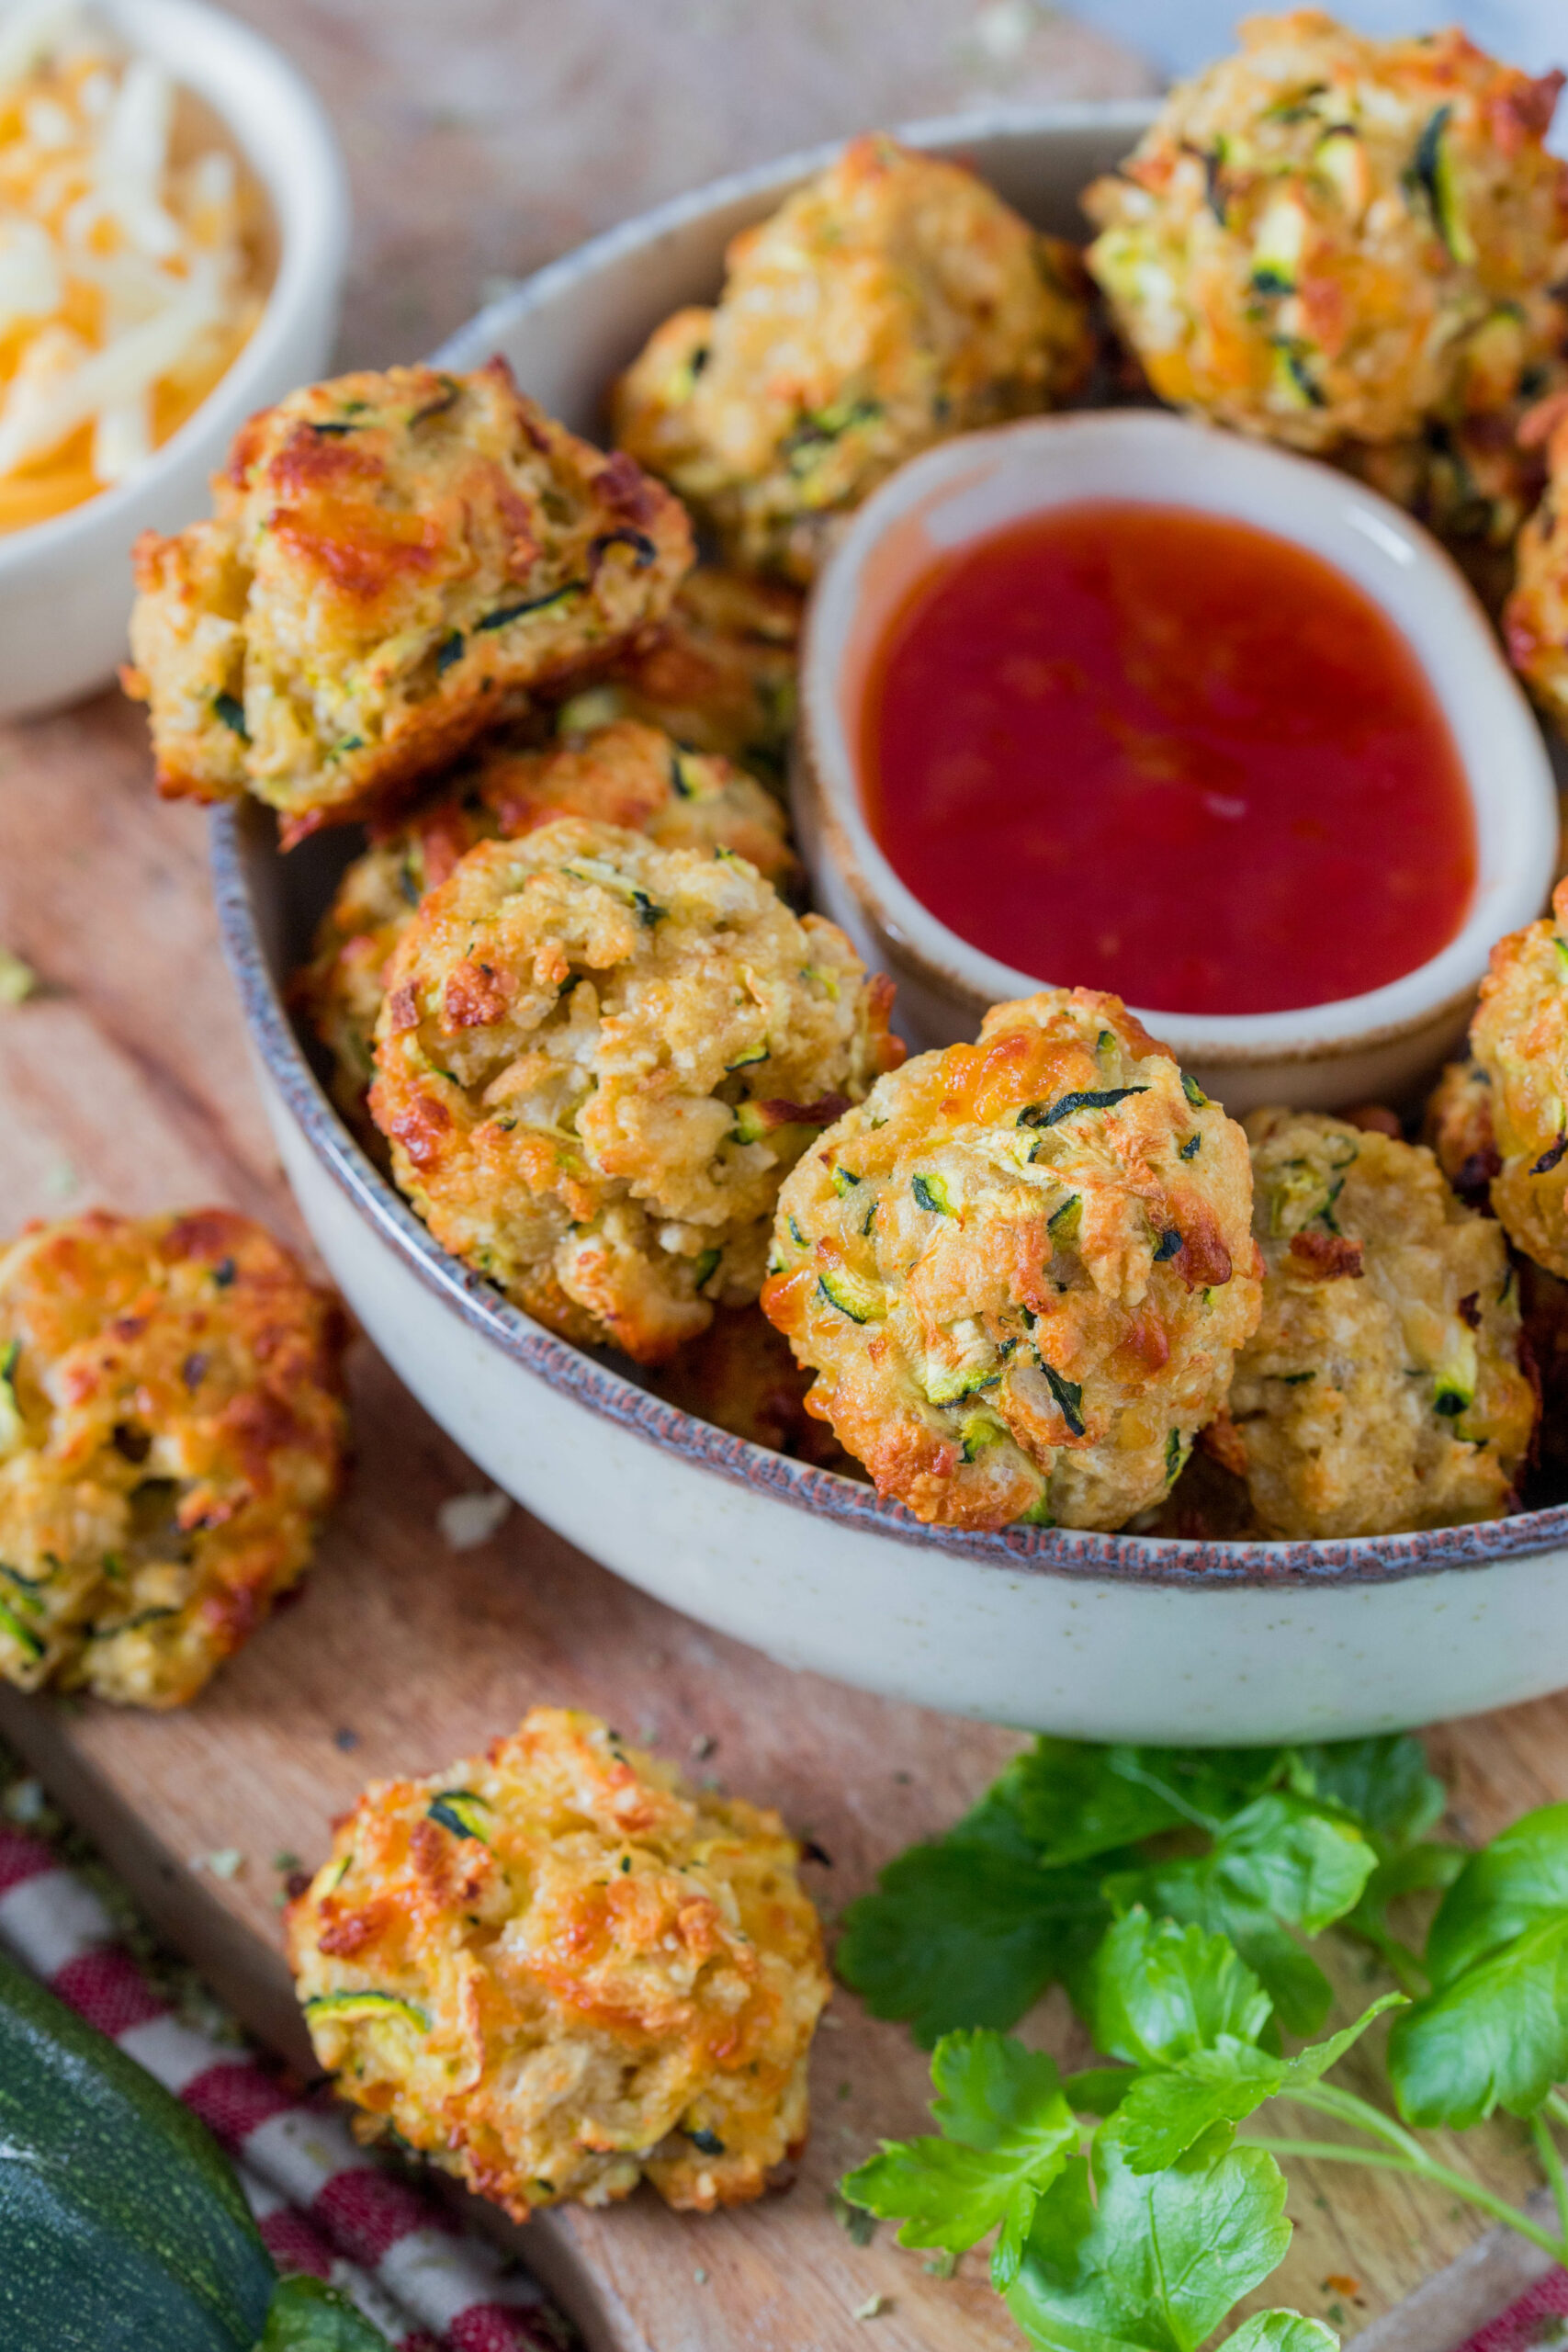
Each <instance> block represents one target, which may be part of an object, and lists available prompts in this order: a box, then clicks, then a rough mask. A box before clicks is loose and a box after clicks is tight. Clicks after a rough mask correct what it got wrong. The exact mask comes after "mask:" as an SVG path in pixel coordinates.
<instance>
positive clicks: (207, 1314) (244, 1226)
mask: <svg viewBox="0 0 1568 2352" xmlns="http://www.w3.org/2000/svg"><path fill="white" fill-rule="evenodd" d="M344 1336H345V1330H344V1320H343V1317H342V1315H341V1312H340V1310H339V1308H338V1306H337V1304H336V1301H335V1300H334V1299H333V1296H332V1295H331V1294H330V1293H328V1292H326V1291H323V1290H320V1289H318V1288H316V1287H315V1285H314V1284H312V1283H310V1282H308V1281H307V1280H306V1278H305V1276H304V1274H303V1273H302V1272H300V1269H299V1266H298V1265H297V1264H296V1263H295V1261H294V1260H293V1259H292V1258H291V1257H290V1256H289V1255H288V1251H287V1250H283V1249H282V1248H280V1247H279V1245H278V1244H277V1243H276V1241H275V1240H274V1239H273V1238H272V1237H271V1235H270V1234H268V1233H265V1232H264V1231H263V1230H262V1228H261V1227H259V1226H257V1225H254V1224H253V1223H252V1222H251V1221H250V1219H249V1218H248V1217H243V1216H236V1215H235V1214H234V1212H233V1211H232V1210H230V1209H197V1210H193V1211H191V1212H189V1213H188V1214H186V1215H185V1216H153V1217H120V1216H107V1215H106V1214H105V1213H103V1212H102V1211H93V1212H91V1213H89V1214H88V1215H86V1216H77V1217H72V1218H69V1219H67V1220H65V1221H64V1222H63V1223H61V1224H57V1225H35V1226H31V1227H26V1228H24V1230H23V1232H22V1233H21V1234H20V1236H19V1237H18V1238H17V1240H15V1241H14V1242H13V1243H12V1244H11V1245H10V1247H9V1249H7V1250H5V1251H4V1252H0V1674H4V1675H5V1677H6V1679H7V1680H8V1681H11V1682H15V1683H18V1684H19V1685H20V1686H21V1688H22V1689H23V1690H27V1691H33V1690H37V1689H38V1688H39V1686H40V1685H41V1684H43V1683H44V1682H46V1681H49V1680H51V1679H54V1680H56V1681H58V1682H60V1683H62V1684H64V1685H66V1686H67V1687H83V1688H85V1689H87V1690H89V1691H93V1692H95V1693H96V1695H97V1696H98V1697H100V1698H105V1699H118V1700H128V1701H134V1702H137V1703H138V1704H140V1705H142V1706H152V1707H172V1706H177V1705H179V1704H180V1703H181V1702H183V1701H184V1700H186V1699H190V1698H193V1697H194V1696H195V1694H196V1692H197V1691H199V1690H200V1688H201V1686H202V1684H203V1683H204V1682H205V1681H206V1680H207V1679H208V1677H209V1675H210V1674H211V1672H212V1670H213V1668H215V1667H217V1666H218V1665H220V1663H221V1661H222V1660H223V1659H224V1658H225V1657H229V1656H230V1654H231V1652H232V1651H234V1650H236V1649H238V1648H239V1646H240V1645H241V1644H242V1643H243V1641H244V1640H245V1639H246V1638H247V1637H248V1635H249V1634H252V1633H253V1632H254V1630H255V1628H256V1626H257V1625H258V1624H260V1623H261V1622H262V1620H263V1618H264V1617H265V1615H266V1613H267V1611H268V1609H269V1607H270V1606H271V1603H272V1601H273V1600H274V1599H275V1598H276V1595H277V1594H278V1593H280V1592H282V1591H283V1590H285V1589H286V1588H287V1587H288V1586H289V1585H291V1584H292V1583H293V1582H294V1581H295V1579H296V1578H297V1577H299V1574H300V1573H301V1571H302V1570H303V1568H304V1567H305V1566H306V1564H307V1562H308V1561H309V1559H310V1550H311V1545H312V1543H313V1541H314V1537H315V1533H316V1529H317V1525H318V1523H319V1521H321V1517H322V1515H323V1513H324V1512H325V1511H326V1510H327V1509H328V1507H329V1505H330V1504H331V1503H332V1502H333V1498H334V1497H335V1496H336V1493H337V1490H338V1487H339V1485H340V1483H341V1480H342V1475H343V1465H344V1442H345V1436H346V1419H345V1415H344V1402H343V1379H342V1364H341V1359H342V1353H343V1347H344Z"/></svg>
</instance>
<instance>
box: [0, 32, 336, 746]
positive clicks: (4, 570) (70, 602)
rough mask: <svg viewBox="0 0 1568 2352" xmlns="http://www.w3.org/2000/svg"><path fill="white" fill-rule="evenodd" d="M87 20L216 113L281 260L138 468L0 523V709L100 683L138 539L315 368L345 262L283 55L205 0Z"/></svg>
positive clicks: (190, 499)
mask: <svg viewBox="0 0 1568 2352" xmlns="http://www.w3.org/2000/svg"><path fill="white" fill-rule="evenodd" d="M93 17H94V20H95V21H96V23H99V24H101V25H103V26H104V27H105V28H106V29H107V31H108V32H109V33H110V34H112V35H113V36H114V38H115V39H116V40H118V42H119V43H120V44H121V45H122V46H123V47H124V48H125V49H126V50H127V51H129V52H130V54H131V55H132V56H141V57H149V58H152V60H153V61H154V62H156V63H158V64H159V65H162V66H163V67H164V68H165V70H166V71H167V72H168V74H170V76H171V77H172V79H173V80H174V81H175V82H176V83H178V84H179V85H181V86H182V87H183V88H184V89H186V90H188V91H190V92H191V93H192V94H193V95H194V96H196V97H197V98H199V99H200V100H202V101H203V102H204V103H205V105H206V106H207V107H209V108H210V110H211V112H212V113H213V114H214V115H215V116H216V117H217V118H218V119H219V122H220V125H221V127H222V129H223V130H225V131H226V132H227V134H228V136H229V139H230V140H231V142H232V144H233V147H234V149H235V150H236V152H237V153H238V154H239V155H240V156H242V157H243V160H244V162H245V164H247V165H248V167H249V169H250V170H251V171H252V172H253V173H254V175H255V178H256V180H257V182H258V183H259V185H260V187H261V189H262V192H263V194H264V195H265V198H266V201H267V204H268V206H269V207H270V209H271V212H272V217H273V228H274V232H275V234H276V244H277V256H276V270H275V272H274V276H273V280H272V285H271V288H270V291H269V292H268V294H267V298H266V303H265V308H264V310H263V311H262V314H261V316H260V318H259V319H258V320H257V322H256V324H255V326H254V329H253V331H252V333H251V335H250V338H249V340H248V341H247V342H246V343H244V344H243V345H241V347H240V349H239V350H238V352H236V354H235V355H234V357H233V359H232V361H231V364H230V366H229V368H227V370H226V371H225V373H224V374H223V375H221V376H220V378H219V379H218V381H217V382H216V383H215V384H214V385H213V387H212V389H211V390H210V391H209V393H208V394H207V396H206V398H205V399H204V400H203V401H202V402H201V403H200V405H199V407H197V409H195V410H194V411H193V413H191V414H190V415H189V416H188V417H186V420H185V423H184V424H181V425H180V426H179V427H178V429H177V430H176V431H175V432H174V433H173V434H171V435H170V436H169V438H168V439H167V440H166V441H164V442H162V443H160V445H159V446H158V447H157V448H155V449H154V450H153V451H152V455H151V456H150V457H149V458H147V459H146V460H145V462H144V463H143V464H141V465H139V466H137V467H135V468H133V469H132V470H131V472H130V473H129V474H128V475H127V476H126V478H125V480H124V481H120V482H117V483H115V484H114V485H113V486H112V487H110V488H107V489H104V490H100V491H98V492H96V495H95V496H93V497H91V498H88V499H85V500H84V501H83V502H82V503H81V504H80V505H79V506H71V507H67V508H66V509H65V511H64V512H63V513H62V514H60V515H51V516H50V517H49V518H48V519H47V520H46V521H43V522H39V523H33V524H30V525H28V526H25V527H24V528H22V529H20V530H16V531H7V532H0V719H11V718H31V717H33V716H34V715H35V714H37V713H39V712H42V711H48V710H53V709H56V708H58V707H59V706H60V705H61V704H62V703H67V702H72V701H74V700H75V698H76V697H77V696H78V695H85V694H90V693H92V692H93V691H94V690H95V688H96V687H98V686H103V685H107V684H108V682H109V680H110V679H111V678H112V677H113V676H114V673H115V669H116V666H117V664H118V662H122V661H123V660H124V658H125V653H126V627H127V623H128V622H129V620H130V605H131V597H132V593H133V591H132V584H131V572H130V562H131V549H132V548H133V547H134V546H135V544H136V541H137V539H138V538H139V537H140V536H141V533H142V532H143V531H149V530H151V531H158V532H169V531H177V530H181V529H183V528H184V526H186V524H187V523H194V522H195V521H196V519H197V516H198V515H205V514H207V513H208V511H209V506H210V503H211V492H210V490H209V477H210V476H211V474H212V472H213V470H214V469H215V468H217V467H219V466H220V465H222V463H223V461H224V459H225V458H226V457H227V455H228V450H229V444H230V442H231V440H232V438H233V436H234V435H235V434H236V433H237V432H238V431H239V428H240V426H241V425H242V424H243V423H244V421H245V419H246V418H247V417H248V416H250V415H251V414H252V413H254V411H255V410H256V409H259V408H265V407H266V406H268V405H269V403H270V402H272V401H277V400H281V399H282V398H283V395H284V394H285V393H286V392H289V391H292V390H293V389H294V387H295V386H296V385H297V384H301V383H309V382H310V379H312V378H313V377H316V376H319V375H320V374H321V370H322V369H323V368H324V367H325V366H326V363H327V359H328V356H329V355H330V353H331V350H332V345H333V334H334V332H335V330H336V326H337V313H338V300H339V295H340V292H341V288H342V283H343V274H344V266H345V264H346V261H347V256H348V226H349V208H348V185H347V175H346V172H345V169H344V162H343V157H342V153H341V152H340V150H339V147H338V142H337V135H336V133H335V131H334V130H333V125H332V120H331V118H330V116H329V115H328V113H327V109H326V108H325V107H324V106H323V105H322V104H321V100H320V99H319V98H318V97H317V96H316V94H315V92H314V91H313V90H312V89H311V88H310V85H309V84H308V83H307V82H306V81H305V79H304V77H303V76H302V75H301V74H299V73H298V72H296V70H295V68H294V67H293V66H292V65H291V64H290V63H289V62H288V59H287V58H286V57H284V56H283V54H282V53H281V51H278V50H276V49H275V48H274V47H273V46H272V44H271V42H270V41H268V40H264V39H263V37H262V35H261V34H260V33H257V32H254V31H253V30H252V29H251V28H250V26H249V25H245V24H242V23H241V22H240V20H239V19H238V17H231V16H230V15H228V14H227V12H226V11H225V10H223V9H220V8H209V7H207V6H204V5H203V0H96V6H95V8H94V10H93Z"/></svg>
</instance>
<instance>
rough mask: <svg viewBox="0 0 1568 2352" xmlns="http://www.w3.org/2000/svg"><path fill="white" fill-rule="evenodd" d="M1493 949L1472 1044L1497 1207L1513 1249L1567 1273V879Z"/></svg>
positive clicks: (1562, 1272) (1471, 1034) (1495, 1207)
mask: <svg viewBox="0 0 1568 2352" xmlns="http://www.w3.org/2000/svg"><path fill="white" fill-rule="evenodd" d="M1551 908H1552V911H1551V914H1550V915H1547V916H1543V917H1542V918H1541V920H1540V922H1532V923H1529V924H1527V925H1526V927H1525V929H1524V930H1523V931H1515V932H1510V933H1508V936H1507V937H1506V939H1500V940H1499V941H1498V942H1497V944H1496V946H1495V947H1494V949H1493V950H1492V962H1491V967H1490V969H1489V970H1488V972H1487V975H1486V978H1484V979H1483V981H1482V983H1481V1001H1480V1004H1479V1005H1478V1007H1477V1009H1476V1013H1475V1018H1474V1020H1473V1021H1472V1023H1471V1024H1470V1050H1471V1055H1472V1058H1473V1060H1474V1061H1475V1063H1476V1065H1477V1067H1478V1069H1480V1070H1481V1071H1482V1072H1483V1074H1484V1076H1485V1078H1486V1079H1487V1080H1489V1081H1490V1087H1491V1095H1492V1135H1493V1142H1494V1146H1495V1152H1496V1157H1497V1162H1498V1165H1497V1169H1496V1172H1495V1175H1494V1176H1493V1179H1492V1206H1493V1208H1494V1210H1495V1212H1496V1214H1497V1216H1499V1217H1501V1219H1502V1220H1503V1224H1504V1226H1505V1227H1506V1229H1507V1234H1508V1238H1509V1239H1510V1240H1511V1241H1512V1242H1513V1244H1514V1246H1515V1248H1516V1249H1518V1250H1523V1251H1524V1253H1525V1255H1526V1256H1527V1257H1529V1258H1533V1259H1535V1260H1536V1261H1537V1263H1538V1264H1540V1265H1542V1266H1545V1267H1546V1268H1547V1269H1548V1271H1549V1272H1551V1273H1554V1274H1561V1275H1563V1276H1568V882H1560V883H1559V884H1558V886H1557V888H1556V889H1555V890H1554V891H1553V892H1552V894H1551Z"/></svg>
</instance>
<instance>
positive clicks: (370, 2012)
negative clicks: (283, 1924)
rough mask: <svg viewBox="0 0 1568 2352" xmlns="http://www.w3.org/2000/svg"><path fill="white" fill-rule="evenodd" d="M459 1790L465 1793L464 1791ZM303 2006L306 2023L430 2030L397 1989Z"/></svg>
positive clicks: (326, 1997)
mask: <svg viewBox="0 0 1568 2352" xmlns="http://www.w3.org/2000/svg"><path fill="white" fill-rule="evenodd" d="M459 1793H460V1794H467V1791H460V1792H459ZM303 2007H304V2011H305V2022H306V2023H307V2025H313V2024H314V2023H315V2021H316V2019H317V2018H342V2019H343V2020H344V2023H345V2024H348V2025H362V2024H366V2023H370V2024H379V2023H380V2022H381V2021H382V2019H383V2018H385V2019H387V2020H388V2021H389V2022H390V2021H391V2020H394V2019H395V2020H396V2021H397V2023H399V2024H400V2025H412V2027H413V2028H414V2029H415V2030H416V2031H417V2032H420V2033H428V2032H429V2031H430V2019H429V2018H427V2017H426V2016H425V2014H424V2011H423V2009H422V2008H418V2007H415V2005H414V2003H413V2002H412V2001H405V2000H404V1998H403V1996H402V1995H401V1994H400V1993H381V1992H377V1991H374V1990H372V1989H371V1988H370V1987H368V1986H367V1987H366V1988H364V1989H363V1990H358V1991H355V1990H349V1991H345V1992H342V1993H318V1994H317V1995H316V1996H315V1997H314V1998H313V1999H312V2000H309V2001H307V2002H305V2003H304V2005H303Z"/></svg>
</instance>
